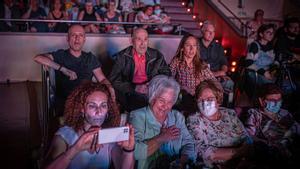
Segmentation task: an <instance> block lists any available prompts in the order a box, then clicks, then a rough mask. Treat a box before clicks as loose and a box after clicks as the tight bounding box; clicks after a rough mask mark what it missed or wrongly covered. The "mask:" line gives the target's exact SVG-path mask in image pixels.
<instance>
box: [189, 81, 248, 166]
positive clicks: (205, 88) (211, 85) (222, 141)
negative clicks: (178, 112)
mask: <svg viewBox="0 0 300 169" xmlns="http://www.w3.org/2000/svg"><path fill="white" fill-rule="evenodd" d="M195 96H196V98H197V105H198V109H199V112H198V113H196V114H195V115H192V116H190V117H189V118H188V120H187V127H188V129H189V131H190V133H191V134H192V135H193V136H194V139H195V144H196V153H197V155H198V158H199V157H202V158H203V160H204V163H205V165H206V166H207V167H213V166H214V165H215V164H222V163H224V162H225V161H227V160H230V159H231V158H232V157H233V156H234V155H235V154H236V153H237V152H238V150H240V149H241V148H243V146H242V145H246V144H243V143H244V142H245V143H246V142H248V143H250V142H251V139H249V137H248V135H247V132H246V130H245V128H244V126H243V124H242V123H241V122H240V120H239V119H238V117H237V116H236V113H235V111H234V110H231V109H227V108H223V107H219V105H220V104H221V102H222V100H223V90H222V86H221V84H220V83H219V82H217V81H212V80H208V81H203V82H201V84H200V85H199V86H197V89H196V94H195Z"/></svg>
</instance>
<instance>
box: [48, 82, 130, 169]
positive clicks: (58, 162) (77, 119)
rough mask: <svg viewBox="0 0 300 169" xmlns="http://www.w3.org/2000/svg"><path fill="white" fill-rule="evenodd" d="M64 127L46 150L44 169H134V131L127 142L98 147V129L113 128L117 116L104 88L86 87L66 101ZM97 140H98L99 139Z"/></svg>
mask: <svg viewBox="0 0 300 169" xmlns="http://www.w3.org/2000/svg"><path fill="white" fill-rule="evenodd" d="M64 116H65V119H66V122H65V126H63V127H61V128H59V130H58V131H57V132H56V133H55V136H54V138H53V141H52V145H51V146H50V150H49V152H48V155H47V161H48V162H49V163H50V164H49V165H48V166H47V169H54V168H55V169H65V168H72V169H73V168H105V169H109V168H110V166H111V164H113V166H114V168H116V169H121V168H126V169H130V168H131V169H133V168H134V154H133V151H134V146H135V143H134V128H132V127H131V126H130V136H129V140H128V141H123V142H119V143H118V145H117V144H115V143H108V144H101V145H100V144H98V131H99V130H101V128H107V127H116V126H118V124H119V112H118V108H117V106H116V104H115V102H114V101H113V100H112V99H111V96H110V93H109V91H108V88H107V87H106V85H103V84H99V83H98V84H97V83H92V82H90V83H87V84H82V85H80V86H78V87H77V88H76V89H75V90H74V91H73V92H72V93H71V94H70V96H69V97H68V100H67V102H66V109H65V114H64ZM100 139H101V138H100Z"/></svg>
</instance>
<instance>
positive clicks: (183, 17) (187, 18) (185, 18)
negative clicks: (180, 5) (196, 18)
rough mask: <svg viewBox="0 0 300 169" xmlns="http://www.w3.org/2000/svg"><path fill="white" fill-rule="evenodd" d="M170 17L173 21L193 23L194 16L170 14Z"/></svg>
mask: <svg viewBox="0 0 300 169" xmlns="http://www.w3.org/2000/svg"><path fill="white" fill-rule="evenodd" d="M168 15H169V16H170V17H171V18H172V19H175V18H176V19H179V20H185V21H193V16H192V15H191V14H187V13H186V14H182V13H168Z"/></svg>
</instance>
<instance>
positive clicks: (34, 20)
mask: <svg viewBox="0 0 300 169" xmlns="http://www.w3.org/2000/svg"><path fill="white" fill-rule="evenodd" d="M0 21H7V22H52V23H53V22H57V23H83V24H88V23H93V24H121V25H174V26H181V24H174V23H173V24H165V23H147V22H109V21H73V20H49V19H3V18H1V19H0Z"/></svg>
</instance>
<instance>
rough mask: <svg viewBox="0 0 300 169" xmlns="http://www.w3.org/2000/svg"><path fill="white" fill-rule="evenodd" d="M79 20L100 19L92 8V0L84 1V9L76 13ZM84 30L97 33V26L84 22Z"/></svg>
mask: <svg viewBox="0 0 300 169" xmlns="http://www.w3.org/2000/svg"><path fill="white" fill-rule="evenodd" d="M78 20H79V21H101V18H100V16H99V14H98V13H97V12H96V11H95V10H94V6H93V2H92V0H87V1H86V2H85V6H84V10H82V11H81V12H80V13H79V15H78ZM84 30H85V32H87V33H99V26H98V25H97V24H94V23H89V24H84Z"/></svg>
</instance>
